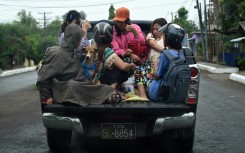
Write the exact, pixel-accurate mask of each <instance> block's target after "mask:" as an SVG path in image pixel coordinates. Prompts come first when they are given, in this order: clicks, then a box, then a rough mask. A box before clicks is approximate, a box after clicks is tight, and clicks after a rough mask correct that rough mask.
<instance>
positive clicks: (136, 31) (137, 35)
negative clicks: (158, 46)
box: [126, 24, 145, 43]
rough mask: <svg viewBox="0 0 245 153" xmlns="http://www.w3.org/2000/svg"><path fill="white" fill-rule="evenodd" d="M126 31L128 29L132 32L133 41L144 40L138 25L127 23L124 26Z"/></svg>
mask: <svg viewBox="0 0 245 153" xmlns="http://www.w3.org/2000/svg"><path fill="white" fill-rule="evenodd" d="M126 30H127V31H130V32H132V33H133V34H134V39H133V40H134V41H136V42H142V43H143V42H145V36H144V34H143V32H142V30H141V29H140V27H139V26H138V25H136V24H132V25H128V26H127V28H126Z"/></svg>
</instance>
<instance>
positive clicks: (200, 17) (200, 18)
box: [196, 0, 206, 59]
mask: <svg viewBox="0 0 245 153" xmlns="http://www.w3.org/2000/svg"><path fill="white" fill-rule="evenodd" d="M196 2H197V6H196V7H197V11H198V16H199V23H200V30H201V38H202V39H201V40H202V52H203V55H204V56H205V55H206V54H205V45H204V37H203V27H202V26H203V24H202V14H201V4H200V5H199V1H198V0H196ZM205 59H206V58H205Z"/></svg>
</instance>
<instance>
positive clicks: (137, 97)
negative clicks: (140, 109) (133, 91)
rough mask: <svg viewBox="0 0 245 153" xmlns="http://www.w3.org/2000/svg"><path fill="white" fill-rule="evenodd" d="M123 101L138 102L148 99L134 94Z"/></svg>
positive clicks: (147, 100)
mask: <svg viewBox="0 0 245 153" xmlns="http://www.w3.org/2000/svg"><path fill="white" fill-rule="evenodd" d="M125 101H126V102H131V101H133V102H138V101H139V102H149V99H145V98H141V97H139V96H136V95H135V96H133V97H130V98H128V99H126V100H125Z"/></svg>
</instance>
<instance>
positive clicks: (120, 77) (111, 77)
mask: <svg viewBox="0 0 245 153" xmlns="http://www.w3.org/2000/svg"><path fill="white" fill-rule="evenodd" d="M128 77H129V73H128V72H124V71H121V70H119V69H118V68H117V67H115V66H113V67H112V69H111V70H110V69H106V70H105V72H104V74H103V75H102V76H101V78H100V79H99V80H100V83H102V84H107V85H112V84H114V83H123V82H125V81H127V80H128Z"/></svg>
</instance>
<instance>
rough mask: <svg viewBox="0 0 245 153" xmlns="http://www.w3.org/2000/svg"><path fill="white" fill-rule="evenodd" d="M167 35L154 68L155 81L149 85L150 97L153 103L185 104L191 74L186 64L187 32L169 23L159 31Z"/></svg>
mask: <svg viewBox="0 0 245 153" xmlns="http://www.w3.org/2000/svg"><path fill="white" fill-rule="evenodd" d="M159 31H160V32H162V33H164V34H165V39H164V45H165V48H168V50H163V52H162V54H161V55H160V57H159V62H156V63H155V64H154V66H153V70H154V74H153V76H154V80H153V81H152V82H151V83H150V84H149V85H148V96H149V99H150V100H152V101H158V102H183V101H184V100H185V97H186V96H187V92H188V87H189V84H190V80H191V72H190V68H189V66H188V64H186V62H185V57H184V53H183V51H182V40H183V38H184V35H185V32H184V30H183V28H182V27H180V26H179V25H177V24H172V23H169V24H167V25H164V26H163V27H161V28H160V29H159Z"/></svg>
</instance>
